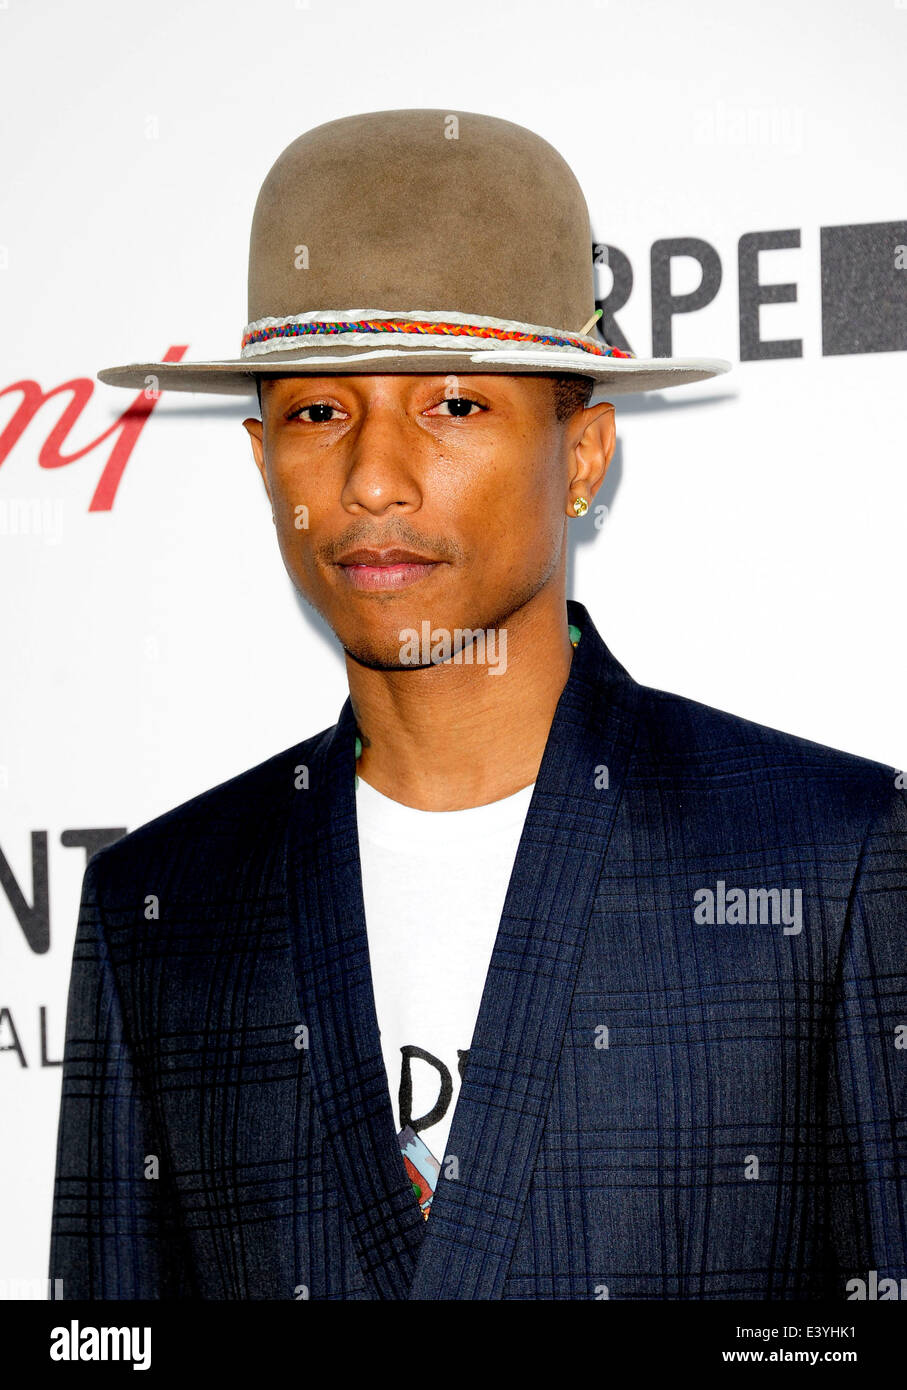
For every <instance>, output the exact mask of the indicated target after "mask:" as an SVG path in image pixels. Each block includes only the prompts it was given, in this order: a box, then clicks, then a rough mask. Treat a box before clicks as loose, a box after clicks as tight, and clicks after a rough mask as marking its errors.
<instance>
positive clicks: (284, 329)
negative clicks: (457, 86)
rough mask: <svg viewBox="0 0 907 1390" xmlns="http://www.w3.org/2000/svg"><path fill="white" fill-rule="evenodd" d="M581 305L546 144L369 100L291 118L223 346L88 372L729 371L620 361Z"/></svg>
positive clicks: (584, 291)
mask: <svg viewBox="0 0 907 1390" xmlns="http://www.w3.org/2000/svg"><path fill="white" fill-rule="evenodd" d="M351 306H352V307H351ZM596 317H597V313H596V305H595V286H594V273H593V264H592V234H591V229H590V225H589V210H588V208H587V206H586V200H585V198H584V197H583V192H582V189H581V188H580V186H579V184H578V183H577V181H576V178H575V177H574V175H573V172H572V171H571V169H570V167H569V165H567V163H566V162H565V161H564V159H563V158H562V157H561V156H560V155H559V154H558V152H557V150H555V149H554V148H553V147H552V146H551V145H549V144H548V142H547V140H543V139H542V138H541V136H539V135H536V134H535V133H534V132H533V131H531V130H526V129H525V128H524V127H523V126H519V125H514V124H513V123H512V122H511V121H504V120H500V119H498V118H497V117H495V116H483V115H480V114H478V113H473V112H469V111H460V112H450V111H441V110H438V111H432V110H415V111H374V112H366V113H364V114H362V115H358V116H347V117H345V118H344V119H342V120H338V121H329V122H327V124H326V125H320V126H317V127H316V128H315V129H314V130H309V131H306V133H305V134H304V135H300V136H299V138H298V139H296V140H294V141H293V143H292V144H291V145H289V146H288V147H287V148H286V149H285V150H284V152H283V154H282V155H281V156H280V158H279V159H278V160H277V162H276V163H275V164H274V165H273V167H272V168H271V170H270V172H269V173H268V176H267V178H266V179H265V181H264V183H263V185H262V187H261V191H260V193H259V195H258V201H257V203H256V205H255V213H254V216H253V219H252V235H251V240H250V247H249V304H248V318H249V322H248V323H247V324H246V327H245V328H244V330H243V333H242V342H241V346H240V350H239V354H238V356H233V357H229V358H225V359H224V360H222V361H218V362H183V361H181V362H135V363H130V364H129V365H128V366H124V367H107V368H105V370H104V371H102V372H99V373H98V377H99V378H100V380H101V381H104V382H106V383H107V384H108V385H111V386H128V387H131V388H133V389H135V388H139V389H141V388H143V387H145V388H149V389H151V390H173V391H205V392H216V393H217V394H224V395H238V394H244V393H247V392H254V390H255V378H256V377H257V376H267V375H278V374H290V375H294V376H296V375H300V376H301V375H305V374H314V375H318V376H334V375H340V374H347V373H356V374H360V375H362V374H367V375H371V374H374V373H379V372H394V373H398V372H412V373H419V374H423V375H428V374H435V373H441V374H447V373H453V374H456V373H467V372H480V373H484V372H505V373H509V374H515V373H521V372H532V373H538V372H545V373H565V374H566V373H576V374H577V375H581V376H589V377H592V378H593V380H594V381H595V382H596V384H597V386H602V387H606V388H607V395H609V396H611V395H617V394H619V393H620V394H624V393H627V392H630V391H653V390H656V389H660V388H662V387H665V386H680V385H683V384H685V383H686V382H690V381H703V380H705V379H706V378H708V377H712V376H717V375H718V374H719V373H721V372H726V371H727V370H728V369H729V368H730V366H731V364H730V362H727V361H725V360H724V359H722V358H714V357H649V358H639V357H634V356H633V354H632V353H629V352H626V351H622V350H620V349H619V348H616V347H611V346H610V345H609V344H608V343H607V342H605V340H604V338H603V337H602V336H601V334H600V333H599V331H598V329H597V328H596V327H595V320H596ZM601 394H602V393H601V392H598V391H597V392H596V395H597V396H600V395H601Z"/></svg>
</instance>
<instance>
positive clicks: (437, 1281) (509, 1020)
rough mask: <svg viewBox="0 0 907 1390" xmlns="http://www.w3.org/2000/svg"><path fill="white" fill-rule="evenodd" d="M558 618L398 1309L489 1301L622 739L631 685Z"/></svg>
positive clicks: (603, 652)
mask: <svg viewBox="0 0 907 1390" xmlns="http://www.w3.org/2000/svg"><path fill="white" fill-rule="evenodd" d="M567 607H568V617H569V619H570V621H571V622H573V623H576V624H577V625H578V626H579V627H580V628H581V630H582V638H581V640H580V643H579V645H578V647H577V648H576V650H575V652H574V656H573V660H572V664H571V669H570V676H569V678H568V681H567V684H566V686H565V687H564V690H563V692H562V694H561V697H560V700H559V701H558V704H557V707H556V710H555V714H554V719H553V721H552V725H551V731H550V733H549V736H548V741H547V744H546V747H545V752H544V756H543V758H542V763H541V766H540V768H539V773H538V777H537V780H536V784H535V789H534V791H533V795H532V800H531V802H530V804H529V810H528V812H527V816H526V821H525V824H524V827H523V833H522V837H521V839H520V843H519V848H518V850H517V855H516V860H515V863H514V868H513V873H512V875H511V879H510V884H509V887H508V890H507V896H506V898H505V902H504V910H503V913H502V916H501V923H500V927H499V930H498V935H497V939H496V941H495V946H494V950H493V952H492V956H491V962H490V965H489V970H488V975H487V978H486V982H485V989H484V993H483V995H482V1002H481V1006H480V1009H479V1014H478V1018H477V1021H476V1027H475V1031H474V1034H473V1039H472V1045H471V1046H470V1049H469V1057H468V1060H467V1063H466V1067H465V1071H464V1076H463V1082H462V1085H461V1088H460V1094H459V1097H458V1100H457V1106H456V1110H455V1111H454V1117H453V1121H452V1124H451V1130H450V1136H449V1139H448V1143H447V1157H446V1159H445V1163H444V1164H443V1165H442V1170H441V1175H440V1176H439V1178H438V1185H437V1188H436V1191H435V1195H434V1198H433V1200H432V1206H431V1215H430V1217H429V1219H428V1222H427V1223H426V1224H427V1230H426V1238H425V1241H424V1242H423V1246H422V1250H421V1253H420V1255H419V1260H418V1265H417V1269H416V1273H415V1277H414V1279H413V1281H412V1284H411V1287H410V1291H409V1297H410V1298H411V1299H494V1298H500V1297H501V1294H502V1290H503V1285H504V1280H505V1278H506V1275H507V1270H508V1266H509V1264H510V1260H511V1257H512V1254H513V1247H514V1243H515V1241H516V1238H517V1234H518V1231H519V1227H520V1220H521V1216H522V1212H523V1208H524V1206H525V1203H526V1196H527V1192H528V1189H529V1183H530V1180H531V1177H532V1171H533V1167H534V1163H535V1158H536V1153H537V1150H538V1146H539V1141H540V1138H541V1133H542V1128H543V1126H544V1122H545V1114H546V1111H547V1108H548V1104H549V1101H550V1098H551V1094H552V1090H553V1085H554V1077H555V1072H556V1069H557V1064H558V1059H559V1056H560V1053H561V1048H562V1045H563V1041H564V1033H565V1030H566V1026H567V1019H568V1014H569V1010H570V1004H571V999H572V996H573V990H574V986H575V984H576V979H577V973H578V969H579V962H580V958H581V955H582V951H583V945H584V942H585V936H586V929H587V924H588V921H589V916H590V913H591V911H592V907H593V903H594V899H595V893H596V888H597V885H598V881H599V878H600V877H601V874H602V870H603V865H604V861H605V854H606V850H607V845H608V840H609V836H610V833H611V828H612V825H613V821H614V816H615V812H616V809H617V805H618V802H619V799H620V795H621V789H622V786H623V781H624V775H625V771H626V767H627V763H628V760H629V756H630V752H631V748H632V744H633V739H634V736H635V730H636V721H637V710H638V703H639V693H640V687H639V686H638V685H637V683H636V682H635V681H633V680H632V679H631V677H630V676H629V675H628V674H627V672H626V671H625V670H624V669H623V667H622V666H620V665H619V663H618V662H617V661H615V659H614V657H613V656H611V654H610V652H609V651H608V650H607V648H606V647H605V644H604V643H603V642H602V640H601V638H600V637H599V635H598V633H597V631H596V630H595V627H594V626H593V624H592V621H591V619H590V618H589V615H588V613H587V612H586V609H585V608H584V607H583V606H582V604H578V603H574V602H572V601H571V602H569V603H568V605H567ZM605 769H607V774H606V776H605V772H604V770H605ZM596 778H597V780H598V785H597V784H596ZM605 780H607V786H603V785H602V783H604V782H605ZM451 1160H453V1162H452V1161H451Z"/></svg>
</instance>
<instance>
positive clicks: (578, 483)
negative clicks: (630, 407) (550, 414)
mask: <svg viewBox="0 0 907 1390" xmlns="http://www.w3.org/2000/svg"><path fill="white" fill-rule="evenodd" d="M570 438H571V444H570V458H569V474H568V479H567V491H568V495H569V496H570V497H572V496H574V495H576V494H579V495H580V496H582V497H586V498H587V499H591V498H593V497H594V496H595V494H596V493H597V492H598V490H599V488H600V487H601V485H602V483H603V482H604V480H605V474H606V473H607V471H608V465H609V464H610V462H611V459H612V458H613V456H614V448H615V445H616V443H617V430H616V427H615V424H614V406H613V405H612V404H611V402H610V401H601V402H599V404H597V405H590V406H587V407H586V409H585V410H584V411H583V412H582V415H581V417H580V419H579V420H578V422H577V425H576V430H575V431H571V435H570ZM567 511H568V514H569V515H571V516H572V515H573V511H572V504H571V506H568V508H567Z"/></svg>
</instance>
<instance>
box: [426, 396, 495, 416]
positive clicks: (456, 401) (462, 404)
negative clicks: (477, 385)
mask: <svg viewBox="0 0 907 1390" xmlns="http://www.w3.org/2000/svg"><path fill="white" fill-rule="evenodd" d="M445 405H448V406H450V414H451V416H452V417H453V419H455V420H465V419H466V418H467V417H468V416H469V415H471V414H472V409H473V406H474V407H475V408H476V410H487V409H488V407H487V405H481V404H480V403H479V402H478V401H473V400H470V398H469V397H468V396H451V397H450V399H449V400H445V401H440V402H439V404H438V405H437V406H435V407H434V409H436V410H440V409H441V408H442V407H443V406H445Z"/></svg>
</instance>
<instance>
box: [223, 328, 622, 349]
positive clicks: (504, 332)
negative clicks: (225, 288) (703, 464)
mask: <svg viewBox="0 0 907 1390" xmlns="http://www.w3.org/2000/svg"><path fill="white" fill-rule="evenodd" d="M338 333H424V334H429V335H433V334H443V335H445V336H450V337H468V338H493V339H497V340H498V341H499V342H518V343H541V344H544V345H545V346H546V347H575V348H581V349H582V351H583V352H589V353H592V354H593V355H594V356H595V357H633V356H634V354H633V353H632V352H622V351H621V349H620V348H615V347H605V346H599V345H598V344H597V343H587V342H585V341H584V340H583V339H582V338H579V337H576V336H574V335H573V334H569V333H561V334H552V333H528V332H520V331H517V330H515V329H508V328H490V327H485V326H483V325H481V324H472V323H432V322H430V321H427V320H418V319H351V320H333V321H332V320H328V319H312V320H310V321H308V322H306V323H295V322H292V321H287V322H286V323H275V324H269V325H268V326H267V327H265V328H257V329H253V330H252V331H250V332H247V333H245V334H243V340H242V346H243V348H244V349H245V348H248V347H251V346H253V345H254V344H257V343H267V342H271V341H272V340H273V339H275V338H298V337H303V336H306V337H307V336H309V335H317V336H321V335H324V334H327V335H332V334H338Z"/></svg>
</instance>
